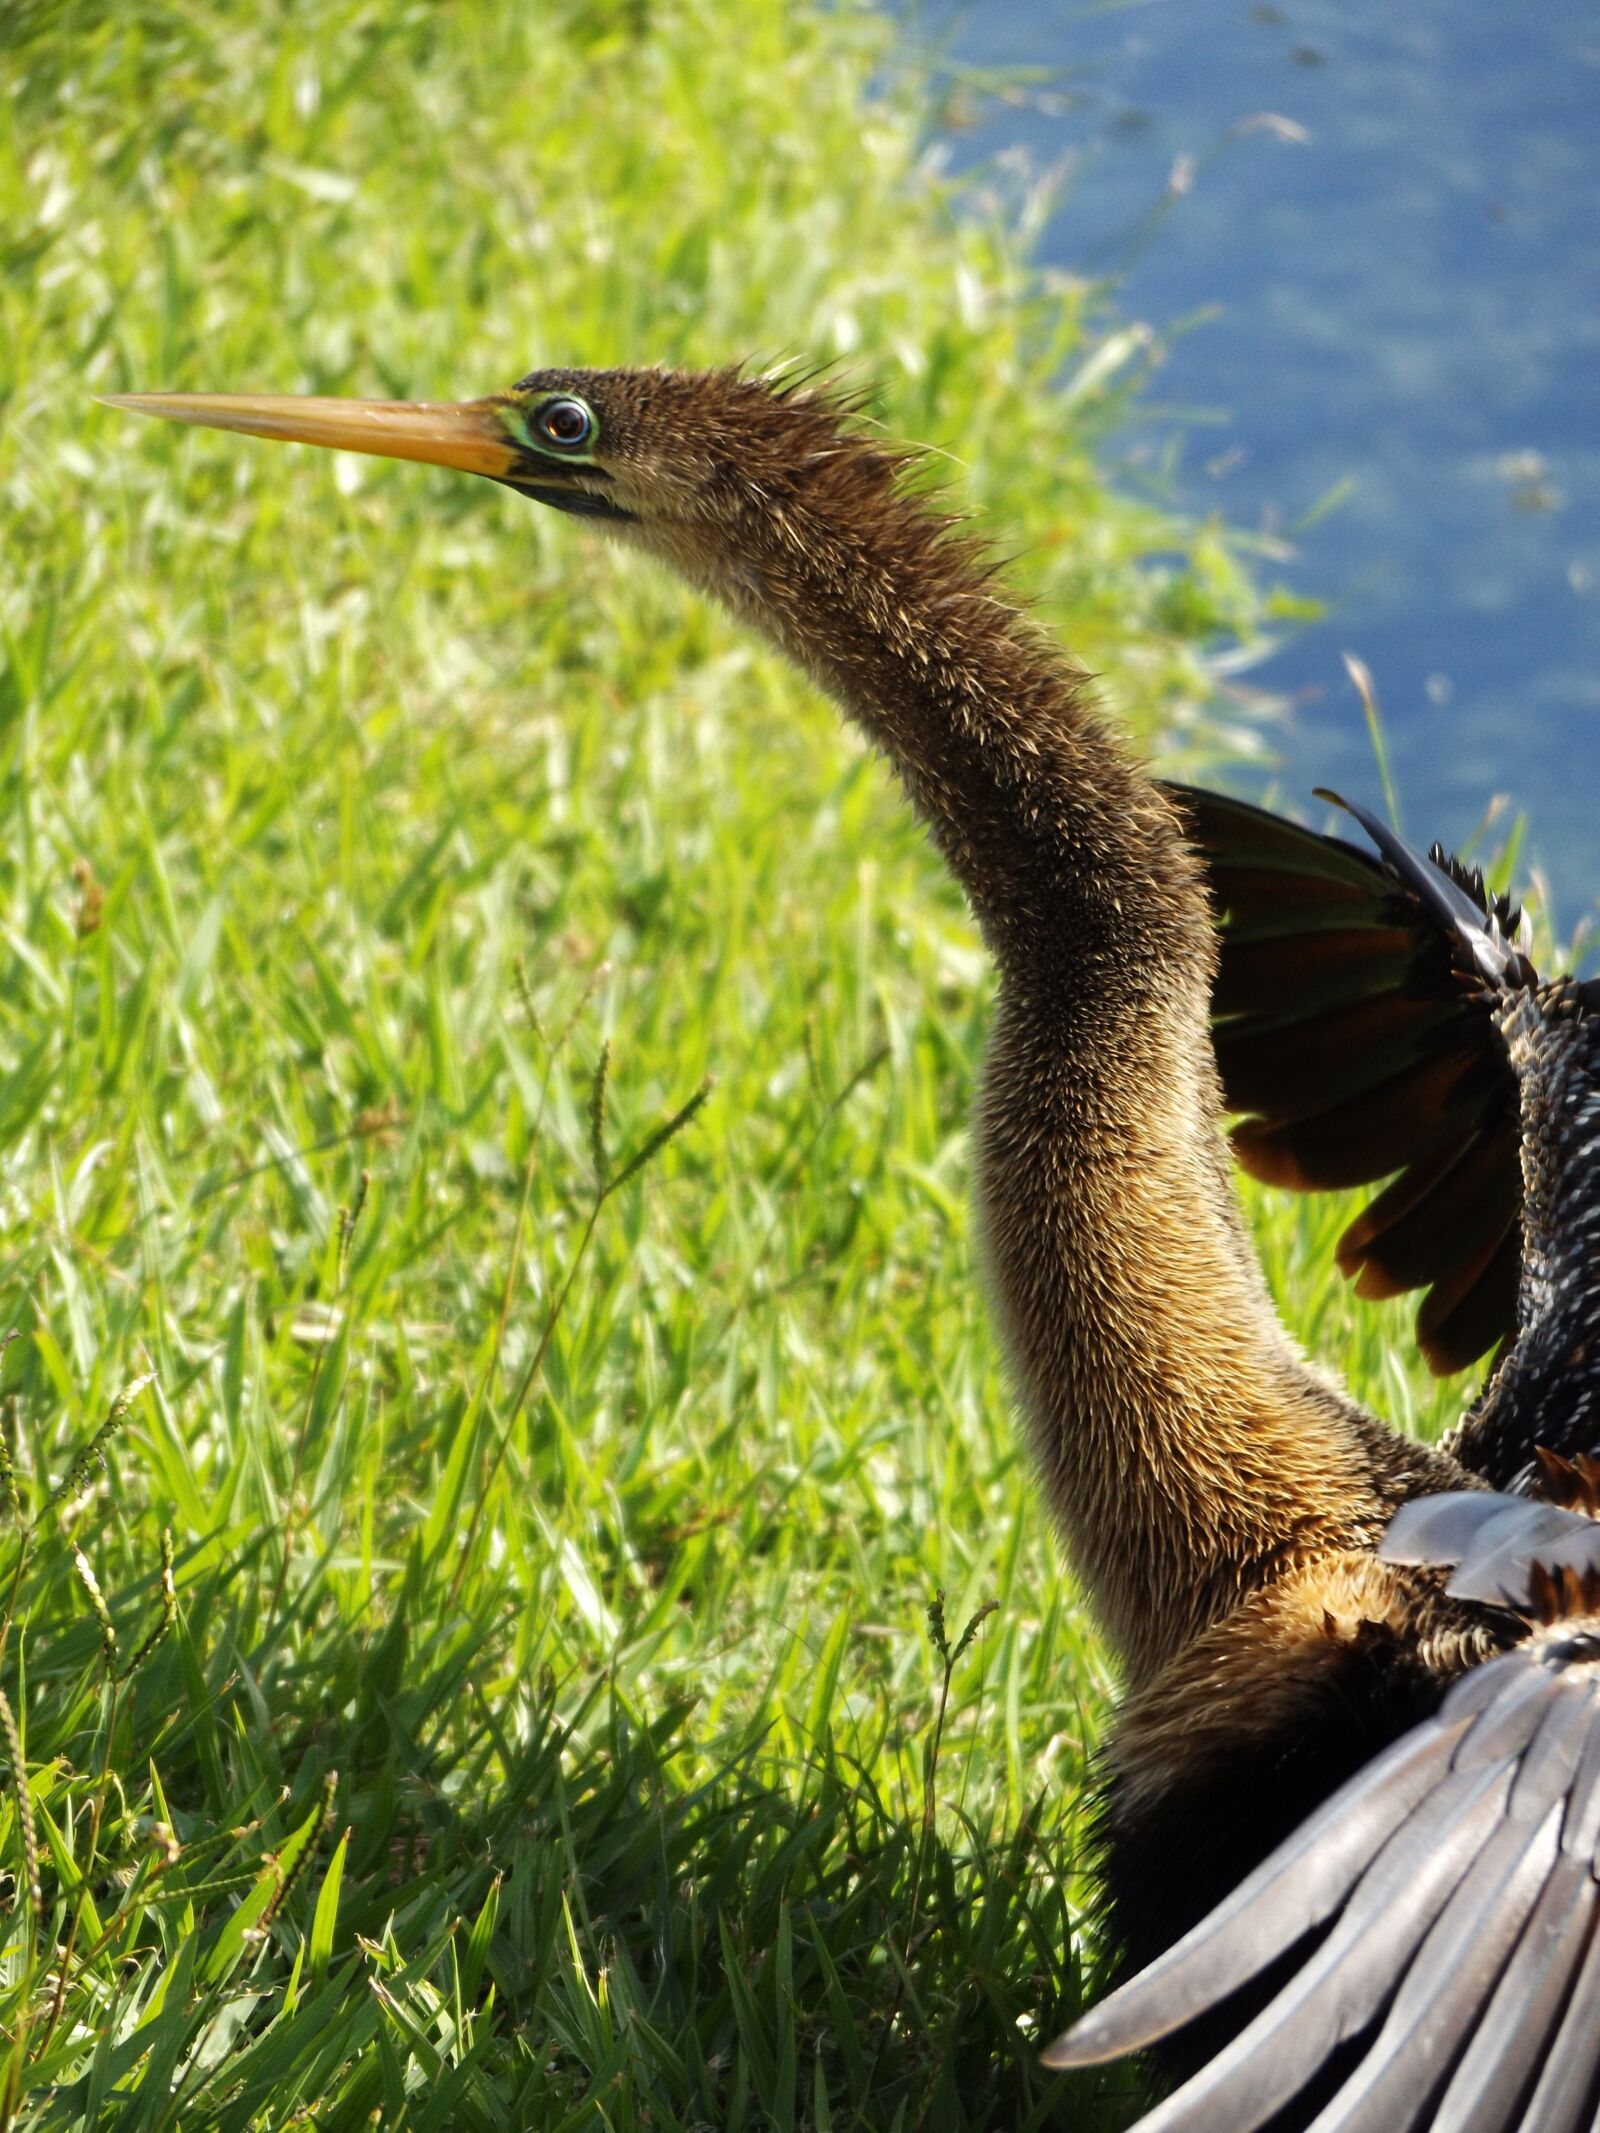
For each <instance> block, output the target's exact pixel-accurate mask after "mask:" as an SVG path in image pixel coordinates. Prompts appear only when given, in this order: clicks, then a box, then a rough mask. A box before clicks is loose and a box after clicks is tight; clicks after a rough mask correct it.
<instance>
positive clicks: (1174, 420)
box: [907, 0, 1600, 933]
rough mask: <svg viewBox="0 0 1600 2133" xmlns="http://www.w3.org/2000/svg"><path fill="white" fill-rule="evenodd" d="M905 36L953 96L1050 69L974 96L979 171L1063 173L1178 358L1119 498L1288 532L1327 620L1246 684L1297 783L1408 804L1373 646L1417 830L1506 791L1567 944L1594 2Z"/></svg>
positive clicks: (1089, 19) (1598, 219) (1127, 294)
mask: <svg viewBox="0 0 1600 2133" xmlns="http://www.w3.org/2000/svg"><path fill="white" fill-rule="evenodd" d="M907 34H908V42H909V44H910V45H911V47H912V49H913V51H915V52H917V53H921V54H924V55H926V54H927V53H929V52H930V51H933V50H935V49H937V50H940V51H942V52H943V55H944V58H945V59H946V60H947V61H948V62H950V63H951V66H952V72H953V75H954V77H955V79H956V80H957V82H959V80H960V77H961V73H962V70H963V69H965V68H970V67H975V66H976V67H988V66H1005V67H1022V66H1025V67H1028V68H1034V67H1039V66H1043V67H1045V68H1047V69H1050V70H1052V71H1051V75H1050V77H1049V78H1048V79H1047V80H1045V81H1043V82H1039V83H1036V84H1034V86H1033V88H1032V90H1031V91H1027V92H1025V93H1024V94H1023V96H1022V98H1021V100H1020V101H1011V100H996V99H994V98H992V97H988V96H980V97H978V98H976V99H973V98H970V97H968V96H965V95H961V96H960V97H959V99H958V101H959V102H962V103H967V104H968V105H969V106H970V108H971V109H972V110H973V111H975V113H976V123H975V124H971V125H967V126H961V127H957V128H956V129H954V130H952V131H951V132H950V134H949V143H950V152H951V154H952V155H953V157H954V159H955V161H956V163H957V164H958V165H971V164H976V163H983V162H986V161H989V160H991V159H993V158H994V157H995V156H997V155H999V154H1001V153H1002V152H1003V151H1006V150H1011V151H1016V150H1019V149H1020V150H1023V151H1025V152H1026V154H1027V156H1028V157H1029V158H1030V159H1031V160H1032V162H1033V163H1034V164H1036V165H1037V166H1039V167H1041V168H1043V167H1048V166H1052V165H1055V164H1058V163H1060V162H1061V161H1062V159H1063V158H1067V159H1069V164H1070V169H1069V175H1068V179H1067V185H1066V190H1065V192H1064V195H1063V197H1062V202H1061V205H1060V207H1059V210H1058V212H1057V213H1056V214H1055V216H1054V219H1053V220H1052V222H1051V224H1050V226H1049V229H1048V232H1047V234H1046V237H1045V240H1044V244H1043V248H1042V251H1043V260H1044V262H1045V263H1047V264H1051V265H1057V266H1060V267H1064V268H1070V269H1074V270H1077V271H1079V272H1086V273H1090V274H1093V275H1096V276H1104V277H1107V278H1109V279H1110V280H1112V282H1113V283H1114V296H1115V302H1116V304H1117V306H1118V308H1119V309H1120V310H1121V311H1122V312H1124V313H1125V314H1127V315H1131V316H1134V317H1138V318H1142V319H1147V320H1149V321H1150V322H1151V323H1152V324H1153V325H1154V326H1156V327H1157V328H1158V330H1160V331H1161V332H1162V333H1163V335H1164V336H1170V338H1169V353H1168V356H1167V359H1166V361H1165V363H1164V365H1163V367H1162V369H1161V370H1160V372H1159V373H1158V375H1157V377H1156V379H1155V380H1154V383H1153V387H1152V391H1151V394H1150V398H1151V400H1152V402H1153V403H1156V407H1155V411H1154V412H1153V413H1152V414H1151V417H1150V419H1149V420H1148V421H1147V422H1146V423H1145V424H1144V425H1143V426H1142V427H1141V428H1140V429H1139V430H1137V431H1135V432H1133V433H1132V434H1131V435H1130V436H1129V437H1127V438H1125V439H1124V440H1123V441H1122V443H1121V444H1120V445H1119V447H1118V449H1119V450H1120V451H1121V452H1122V453H1123V454H1124V455H1125V457H1124V465H1123V467H1122V469H1121V475H1122V478H1123V479H1125V480H1129V481H1145V482H1152V483H1158V484H1164V485H1165V488H1166V493H1168V494H1169V495H1170V496H1171V497H1172V499H1173V500H1174V501H1175V502H1178V503H1180V504H1181V505H1183V506H1184V507H1185V508H1187V509H1190V510H1196V511H1202V512H1206V511H1212V510H1215V511H1218V512H1221V513H1223V514H1225V515H1226V516H1227V517H1228V518H1229V519H1231V520H1232V521H1233V522H1234V523H1236V524H1238V525H1241V526H1244V527H1248V528H1251V529H1260V530H1263V531H1267V532H1271V533H1273V534H1275V535H1278V536H1281V537H1282V538H1284V539H1286V540H1287V541H1288V542H1289V543H1290V544H1291V546H1292V548H1293V551H1294V553H1293V557H1292V559H1291V560H1290V561H1288V562H1287V563H1284V564H1282V565H1273V566H1269V567H1271V568H1272V569H1274V570H1276V571H1278V572H1279V574H1281V575H1282V576H1283V577H1284V578H1285V579H1286V581H1287V582H1288V583H1290V584H1291V585H1292V586H1293V587H1294V588H1295V589H1296V590H1297V591H1301V592H1304V593H1307V594H1311V595H1314V596H1316V597H1317V598H1319V599H1322V600H1324V601H1326V602H1327V603H1328V607H1329V615H1328V619H1327V620H1326V621H1325V622H1322V623H1318V624H1314V625H1312V626H1310V627H1307V628H1304V629H1302V630H1300V631H1299V632H1298V633H1297V634H1295V635H1293V636H1292V638H1290V639H1289V640H1288V641H1286V642H1285V644H1284V645H1283V647H1282V648H1281V649H1280V650H1279V651H1277V652H1276V653H1275V654H1274V656H1272V657H1271V658H1270V659H1269V660H1268V661H1267V662H1265V663H1264V664H1263V665H1261V666H1259V667H1258V668H1256V669H1255V670H1254V671H1253V672H1252V673H1251V674H1250V675H1249V676H1248V677H1247V678H1248V681H1249V682H1250V684H1251V685H1252V686H1258V687H1260V688H1262V689H1264V690H1269V691H1271V692H1273V693H1274V694H1276V695H1280V696H1282V697H1283V698H1285V699H1286V700H1287V702H1288V704H1289V711H1288V715H1287V718H1286V720H1285V723H1284V724H1283V725H1282V726H1281V727H1276V726H1275V727H1272V728H1271V729H1269V740H1270V742H1271V745H1272V748H1273V751H1274V753H1275V755H1276V756H1277V758H1278V764H1279V768H1278V771H1277V775H1276V779H1275V789H1276V791H1277V792H1278V793H1280V794H1281V795H1283V796H1284V797H1286V798H1287V797H1290V796H1300V795H1304V794H1305V792H1306V791H1307V789H1308V788H1309V787H1310V786H1311V785H1312V784H1332V785H1336V786H1340V787H1342V788H1343V789H1344V790H1346V791H1348V792H1349V793H1351V794H1352V795H1364V796H1367V797H1369V798H1370V797H1371V796H1373V795H1374V794H1375V793H1376V792H1377V791H1378V778H1377V772H1376V769H1375V767H1374V763H1373V757H1372V749H1371V744H1370V741H1369V739H1368V736H1367V732H1366V727H1365V724H1364V721H1363V718H1362V714H1361V710H1360V705H1359V702H1358V699H1357V697H1356V695H1355V692H1354V690H1353V688H1352V687H1351V685H1350V683H1349V681H1348V680H1347V678H1346V676H1345V672H1344V669H1343V666H1342V663H1341V660H1340V656H1339V655H1340V653H1341V651H1343V650H1345V649H1349V650H1352V651H1355V652H1357V653H1358V654H1359V655H1360V656H1361V657H1362V658H1363V659H1364V660H1365V661H1366V662H1367V664H1368V666H1369V667H1370V668H1371V669H1372V672H1373V674H1374V677H1375V679H1376V682H1377V685H1378V690H1379V693H1380V696H1381V699H1382V703H1383V710H1384V721H1385V727H1386V732H1387V738H1388V745H1389V749H1390V755H1391V760H1392V763H1393V767H1394V773H1395V780H1396V784H1397V786H1398V790H1399V794H1400V801H1401V814H1402V821H1403V825H1404V827H1405V828H1406V829H1407V830H1408V832H1409V833H1411V834H1412V835H1413V836H1418V837H1422V838H1427V837H1430V836H1434V835H1438V836H1441V837H1443V838H1444V839H1445V840H1446V841H1447V842H1454V843H1455V844H1457V845H1464V844H1466V843H1467V842H1468V841H1469V840H1470V839H1471V837H1472V835H1473V832H1474V830H1475V829H1476V828H1477V826H1478V825H1479V823H1480V822H1481V820H1482V818H1483V816H1484V813H1485V810H1486V809H1487V808H1488V806H1489V805H1490V802H1491V801H1492V799H1493V798H1494V797H1495V796H1496V795H1505V796H1507V798H1508V799H1509V800H1510V801H1511V802H1512V803H1513V804H1514V805H1515V806H1516V807H1517V808H1519V809H1521V810H1523V811H1524V812H1525V814H1526V816H1527V819H1528V830H1529V843H1528V847H1527V848H1526V851H1525V855H1524V860H1523V864H1522V866H1521V868H1519V872H1520V873H1522V874H1523V875H1524V876H1525V875H1526V871H1527V867H1528V864H1529V863H1530V862H1532V863H1534V864H1537V865H1538V866H1539V867H1541V868H1542V869H1543V870H1544V871H1545V873H1546V874H1547V876H1548V878H1549V880H1550V883H1551V886H1552V889H1553V891H1554V907H1555V916H1556V919H1557V922H1558V924H1559V926H1560V928H1561V930H1562V931H1563V933H1565V932H1566V931H1568V930H1570V928H1571V927H1572V925H1573V924H1574V922H1575V921H1576V920H1577V919H1578V918H1579V917H1580V916H1581V914H1582V913H1583V912H1584V911H1586V910H1590V909H1592V907H1593V905H1594V903H1595V901H1596V898H1597V896H1600V835H1597V827H1600V7H1597V6H1596V5H1595V0H1524V4H1521V5H1517V4H1515V0H1275V4H1257V5H1249V4H1241V0H1142V4H1139V0H1120V4H1119V0H1110V4H1109V5H1107V4H1100V5H1071V6H1068V5H1062V4H1050V0H977V4H975V5H972V6H969V7H967V8H964V9H962V10H960V11H959V12H952V11H951V10H949V9H948V8H946V9H945V10H944V11H943V12H942V13H941V12H939V11H937V10H933V11H926V10H925V11H924V12H922V13H921V14H920V15H919V16H917V17H916V18H915V20H914V24H913V26H911V27H910V28H908V33H907ZM941 38H942V39H943V42H942V43H941V42H940V40H941ZM1263 113H1267V114H1272V115H1273V118H1274V119H1275V120H1278V119H1281V120H1287V121H1289V122H1291V126H1292V128H1293V129H1295V130H1296V131H1297V132H1303V133H1304V135H1305V136H1306V138H1304V139H1298V138H1285V137H1284V134H1285V131H1286V129H1284V128H1283V127H1281V126H1277V125H1258V126H1256V127H1255V128H1254V129H1248V128H1245V129H1244V130H1241V128H1242V126H1243V122H1246V121H1249V120H1250V119H1252V118H1253V117H1256V116H1257V115H1259V114H1263ZM1175 169H1176V170H1177V172H1178V176H1179V186H1178V188H1177V189H1176V190H1172V189H1170V188H1169V179H1170V177H1171V175H1172V173H1173V172H1174V170H1175ZM1186 177H1187V180H1188V182H1187V184H1186V185H1185V183H1184V180H1185V178H1186ZM1179 327H1182V328H1183V329H1184V330H1181V331H1172V330H1171V329H1176V328H1179ZM1163 409H1165V410H1168V411H1169V412H1162V411H1161V410H1163ZM1180 410H1181V411H1184V412H1183V413H1180V412H1178V411H1180ZM1186 417H1187V419H1186ZM1174 461H1175V463H1174ZM1332 498H1337V501H1336V503H1335V506H1334V508H1331V509H1326V510H1322V511H1321V513H1320V515H1318V514H1319V507H1321V506H1323V505H1325V504H1327V503H1328V502H1329V500H1330V499H1332ZM1500 834H1501V830H1498V829H1497V830H1496V831H1495V832H1493V833H1492V836H1491V842H1493V841H1495V840H1496V839H1497V838H1498V837H1499V835H1500Z"/></svg>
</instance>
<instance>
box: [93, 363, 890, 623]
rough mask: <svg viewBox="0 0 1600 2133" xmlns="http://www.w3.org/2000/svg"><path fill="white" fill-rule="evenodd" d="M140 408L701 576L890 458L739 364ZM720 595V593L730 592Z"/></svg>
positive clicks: (708, 578)
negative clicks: (755, 533) (438, 478)
mask: <svg viewBox="0 0 1600 2133" xmlns="http://www.w3.org/2000/svg"><path fill="white" fill-rule="evenodd" d="M106 404H107V405H108V406H112V407H120V408H126V409H129V410H130V411H131V412H133V413H135V414H142V415H160V416H163V417H165V418H166V419H167V420H168V421H171V422H185V423H193V424H198V425H200V426H202V427H205V428H210V429H224V430H242V431H244V432H246V433H247V434H248V435H250V436H255V437H271V438H276V439H279V440H282V441H287V442H294V443H301V444H317V445H323V446H326V447H329V448H331V449H333V450H337V451H347V452H373V453H377V454H380V455H381V456H383V457H385V458H390V459H420V460H426V461H429V462H432V463H433V464H435V465H438V466H447V467H460V468H462V469H464V470H466V471H467V472H469V473H473V474H484V475H487V476H488V477H489V478H490V479H491V480H494V481H498V482H503V483H504V484H505V485H506V486H507V487H509V488H512V489H517V490H520V491H521V493H522V494H523V495H524V496H530V497H532V498H533V499H534V500H535V501H536V502H538V503H541V504H550V505H552V506H553V507H554V508H555V509H556V510H558V511H566V512H571V513H574V514H576V515H578V516H580V517H583V518H587V519H590V520H592V521H594V522H595V523H596V524H597V525H599V526H602V527H604V528H606V529H607V530H610V531H613V532H616V533H618V534H621V535H623V536H624V537H626V538H629V539H631V540H633V541H634V542H636V543H637V544H638V545H640V546H643V547H647V548H650V549H653V550H654V551H655V552H656V553H658V554H660V555H662V556H664V557H665V558H666V559H667V560H668V561H670V562H673V563H675V564H677V565H678V567H679V568H680V569H682V570H684V571H686V572H687V573H688V574H689V575H690V576H692V577H695V578H698V579H700V580H701V581H702V582H708V583H712V584H717V583H718V581H719V580H721V579H723V578H724V577H725V576H726V575H727V574H728V572H729V571H730V570H734V571H736V570H737V567H738V562H739V558H740V555H741V550H742V545H743V544H744V543H746V542H747V541H748V539H749V537H750V534H751V531H752V526H753V522H754V520H755V519H756V518H757V517H758V516H759V517H760V519H761V520H762V521H763V522H765V523H766V524H769V525H770V524H771V522H772V521H773V519H774V518H775V517H776V518H777V519H778V520H779V521H780V522H781V520H782V517H783V513H784V511H785V509H786V508H787V507H790V506H792V505H793V503H794V502H795V501H796V500H797V499H798V498H799V497H800V496H801V494H802V493H810V494H812V495H813V496H814V495H815V494H816V492H817V491H818V489H819V488H820V489H821V490H823V491H828V490H837V488H838V486H839V483H840V481H841V478H842V479H843V480H844V481H846V482H847V483H848V484H849V485H851V486H853V487H855V488H857V489H858V490H859V489H860V487H861V485H862V484H863V482H864V483H865V485H866V487H867V488H869V489H871V490H875V491H877V492H879V493H881V492H882V489H883V488H884V487H885V486H887V485H889V484H890V483H892V479H893V462H892V460H891V457H890V455H888V454H887V453H884V452H882V451H881V450H880V449H879V448H877V447H876V446H875V445H873V444H872V443H870V442H869V441H868V440H866V439H865V438H863V437H862V436H861V435H860V434H859V432H857V431H854V430H853V429H852V428H851V427H850V426H849V425H848V423H846V422H845V421H844V419H843V411H842V409H841V407H840V405H839V403H838V402H837V401H836V400H835V399H833V398H831V397H830V396H828V395H827V394H824V393H819V392H817V391H815V390H813V389H812V388H811V387H810V385H809V384H808V383H807V382H806V381H805V380H803V379H794V378H789V377H783V376H780V377H777V378H772V377H766V378H763V377H757V376H754V375H752V374H750V373H748V372H744V371H737V370H716V371H672V370H537V371H534V372H532V373H531V374H530V375H529V376H528V377H526V378H523V379H522V380H521V382H520V383H519V384H516V385H514V386H512V387H511V389H510V390H509V391H508V392H500V393H491V394H490V395H488V397H487V398H485V399H481V400H466V401H459V402H454V403H442V402H428V401H398V400H331V399H320V398H290V397H284V396H279V395H257V394H233V393H125V394H117V395H112V396H108V397H107V402H106ZM719 589H724V590H726V589H727V588H726V586H722V587H720V588H719Z"/></svg>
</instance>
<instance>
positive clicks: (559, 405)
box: [534, 399, 595, 452]
mask: <svg viewBox="0 0 1600 2133" xmlns="http://www.w3.org/2000/svg"><path fill="white" fill-rule="evenodd" d="M534 424H535V427H536V428H537V429H538V432H539V435H540V436H541V437H543V438H544V439H545V440H546V441H547V442H548V443H550V444H557V445H560V446H561V447H562V449H563V450H564V451H568V452H570V451H573V450H575V449H576V448H577V447H578V446H579V445H582V444H587V443H588V442H589V441H590V439H591V438H592V437H593V436H594V432H595V421H594V416H593V414H592V413H591V412H590V410H589V409H588V408H587V407H585V406H584V404H583V402H582V401H581V400H568V399H561V400H546V402H545V403H544V406H543V407H541V408H540V410H539V412H538V414H537V415H536V416H535V417H534Z"/></svg>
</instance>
